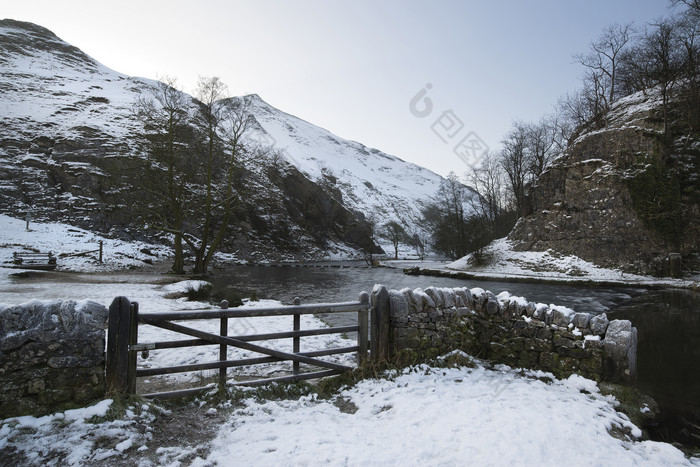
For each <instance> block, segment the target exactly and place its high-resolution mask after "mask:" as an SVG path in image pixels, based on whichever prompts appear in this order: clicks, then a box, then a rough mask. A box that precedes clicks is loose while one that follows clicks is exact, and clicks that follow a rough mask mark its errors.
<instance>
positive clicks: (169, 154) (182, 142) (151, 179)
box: [134, 77, 197, 274]
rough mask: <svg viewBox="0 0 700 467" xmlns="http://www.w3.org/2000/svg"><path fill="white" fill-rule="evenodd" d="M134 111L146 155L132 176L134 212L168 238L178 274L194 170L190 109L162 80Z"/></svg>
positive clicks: (182, 262)
mask: <svg viewBox="0 0 700 467" xmlns="http://www.w3.org/2000/svg"><path fill="white" fill-rule="evenodd" d="M134 110H135V113H136V116H137V118H139V119H140V120H141V121H142V122H143V124H144V133H143V138H142V142H143V146H144V149H145V155H146V160H145V161H144V162H145V164H144V165H143V167H142V174H141V176H140V177H137V183H138V184H139V187H140V192H141V193H142V194H143V197H142V198H140V199H137V200H136V207H137V209H136V211H137V212H139V213H140V214H141V217H142V218H144V220H145V221H146V222H147V223H148V225H149V226H150V227H152V228H155V229H157V230H160V231H162V232H165V233H168V234H171V235H172V236H173V249H174V260H173V266H172V270H173V272H175V273H177V274H182V273H184V272H185V269H184V268H185V260H184V251H183V239H184V237H185V222H186V218H187V212H188V209H189V207H190V204H191V203H192V201H193V200H192V191H191V185H192V183H193V182H194V178H195V174H196V165H197V161H196V158H195V157H194V154H193V150H192V146H193V136H194V135H193V131H192V128H191V126H190V112H191V110H192V106H191V103H190V100H189V97H188V96H187V95H186V94H184V93H183V92H182V91H180V90H179V89H178V88H177V82H176V80H175V79H174V78H170V77H165V78H163V80H162V81H161V82H158V83H157V84H155V85H153V86H150V87H149V88H148V89H147V90H146V91H145V92H144V93H143V94H141V95H140V96H139V98H138V100H137V102H136V105H135V108H134Z"/></svg>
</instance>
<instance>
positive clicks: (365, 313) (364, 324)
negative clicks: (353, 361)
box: [357, 292, 369, 365]
mask: <svg viewBox="0 0 700 467" xmlns="http://www.w3.org/2000/svg"><path fill="white" fill-rule="evenodd" d="M360 306H361V307H362V309H361V310H360V311H358V312H357V326H358V327H359V328H360V329H359V330H358V331H357V346H358V347H359V348H360V350H359V351H358V352H357V363H358V364H360V365H361V364H363V363H364V362H365V361H366V360H367V350H368V346H369V322H368V318H369V294H368V293H367V292H362V293H361V294H360Z"/></svg>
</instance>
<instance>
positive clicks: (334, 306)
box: [140, 302, 369, 321]
mask: <svg viewBox="0 0 700 467" xmlns="http://www.w3.org/2000/svg"><path fill="white" fill-rule="evenodd" d="M363 306H366V307H368V308H369V304H363V303H360V302H343V303H317V304H309V305H299V306H283V307H279V308H265V309H256V308H250V309H246V310H237V309H231V308H229V309H227V310H206V311H166V312H161V313H141V315H140V316H143V317H146V316H148V317H153V318H160V319H163V320H169V321H180V320H188V319H212V318H254V317H258V316H285V315H294V314H300V315H313V314H319V313H320V314H323V313H341V312H346V311H357V310H358V309H360V308H362V307H363Z"/></svg>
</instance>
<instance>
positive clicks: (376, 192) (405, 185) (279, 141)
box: [250, 95, 443, 228]
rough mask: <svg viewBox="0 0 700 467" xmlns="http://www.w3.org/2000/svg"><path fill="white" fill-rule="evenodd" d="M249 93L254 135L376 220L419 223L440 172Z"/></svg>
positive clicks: (438, 181) (349, 204) (407, 225)
mask: <svg viewBox="0 0 700 467" xmlns="http://www.w3.org/2000/svg"><path fill="white" fill-rule="evenodd" d="M250 97H252V98H251V99H250V102H251V112H252V113H253V115H254V116H255V118H256V120H257V121H258V123H259V124H260V128H259V129H258V132H257V134H255V135H253V137H254V138H255V139H257V140H258V141H259V142H260V143H261V144H268V145H273V146H274V147H275V148H277V149H278V150H280V151H282V154H283V156H284V157H285V158H286V159H287V160H288V161H289V162H290V163H291V164H293V165H294V166H295V167H297V168H298V169H299V170H300V171H301V172H302V173H304V174H306V175H307V176H308V177H309V178H311V179H312V180H317V181H324V182H327V181H329V180H330V181H331V182H332V183H333V184H335V185H336V186H337V187H338V189H339V190H340V192H341V193H342V195H343V201H344V203H345V204H346V206H348V207H349V208H351V209H353V210H355V211H360V212H364V213H375V214H376V216H377V219H378V221H380V222H382V221H385V220H396V221H398V222H400V223H402V224H404V225H405V226H406V227H409V228H413V227H415V226H416V225H417V224H418V220H419V218H420V216H421V209H422V208H423V207H425V206H426V205H427V204H428V202H429V201H430V200H431V198H432V197H433V196H434V195H435V192H436V190H437V189H438V187H439V186H440V183H441V181H442V180H443V179H442V177H441V176H440V175H438V174H436V173H434V172H432V171H430V170H428V169H426V168H424V167H420V166H418V165H415V164H412V163H409V162H405V161H403V160H401V159H399V158H398V157H395V156H391V155H389V154H385V153H383V152H381V151H379V150H377V149H371V148H368V147H366V146H364V145H362V144H360V143H357V142H355V141H349V140H346V139H343V138H340V137H338V136H335V135H334V134H332V133H330V132H329V131H327V130H324V129H323V128H320V127H318V126H316V125H313V124H311V123H309V122H306V121H304V120H301V119H299V118H297V117H295V116H293V115H289V114H287V113H285V112H282V111H280V110H278V109H276V108H274V107H272V106H271V105H269V104H268V103H266V102H265V101H263V100H262V99H261V98H260V97H259V96H257V95H253V96H250Z"/></svg>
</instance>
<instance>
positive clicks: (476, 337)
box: [372, 286, 637, 383]
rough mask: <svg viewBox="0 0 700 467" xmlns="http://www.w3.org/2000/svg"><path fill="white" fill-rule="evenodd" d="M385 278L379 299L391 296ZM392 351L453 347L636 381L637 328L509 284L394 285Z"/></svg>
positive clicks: (405, 353)
mask: <svg viewBox="0 0 700 467" xmlns="http://www.w3.org/2000/svg"><path fill="white" fill-rule="evenodd" d="M382 288H383V287H381V286H377V287H375V290H374V291H373V294H372V300H373V306H375V309H377V308H380V309H381V308H383V307H377V305H378V304H377V301H378V300H379V297H381V296H386V295H387V294H386V292H382ZM387 305H388V306H386V307H385V309H386V310H387V312H388V313H389V315H390V319H389V320H388V321H389V332H388V335H389V338H388V347H389V349H388V353H389V355H390V358H391V359H392V360H394V361H395V362H397V363H400V364H406V363H416V362H420V361H425V360H429V359H431V358H435V357H437V356H439V355H442V354H445V353H447V352H450V351H452V350H456V349H459V350H463V351H465V352H467V353H469V354H470V355H473V356H476V357H480V358H485V359H487V360H492V361H495V362H498V363H504V364H507V365H510V366H513V367H522V368H529V369H541V370H544V371H548V372H552V373H553V374H555V375H556V376H559V377H567V376H569V375H571V374H574V373H576V374H580V375H582V376H585V377H587V378H591V379H593V380H596V381H601V380H605V381H613V382H622V383H631V382H633V381H634V378H635V373H636V349H637V329H636V328H634V327H632V324H631V323H630V321H627V320H613V321H609V320H608V318H607V317H606V315H605V314H601V315H591V314H588V313H575V312H573V311H572V310H570V309H568V308H565V307H561V306H554V305H544V304H536V303H533V302H528V301H527V300H525V299H523V298H522V297H513V296H510V295H509V294H508V293H507V292H505V293H502V294H500V295H498V296H496V295H494V294H493V293H491V292H488V291H484V290H482V289H471V290H470V289H467V288H455V289H450V288H435V287H429V288H427V289H425V290H422V289H415V290H411V289H403V290H400V291H396V290H391V291H388V304H387Z"/></svg>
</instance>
